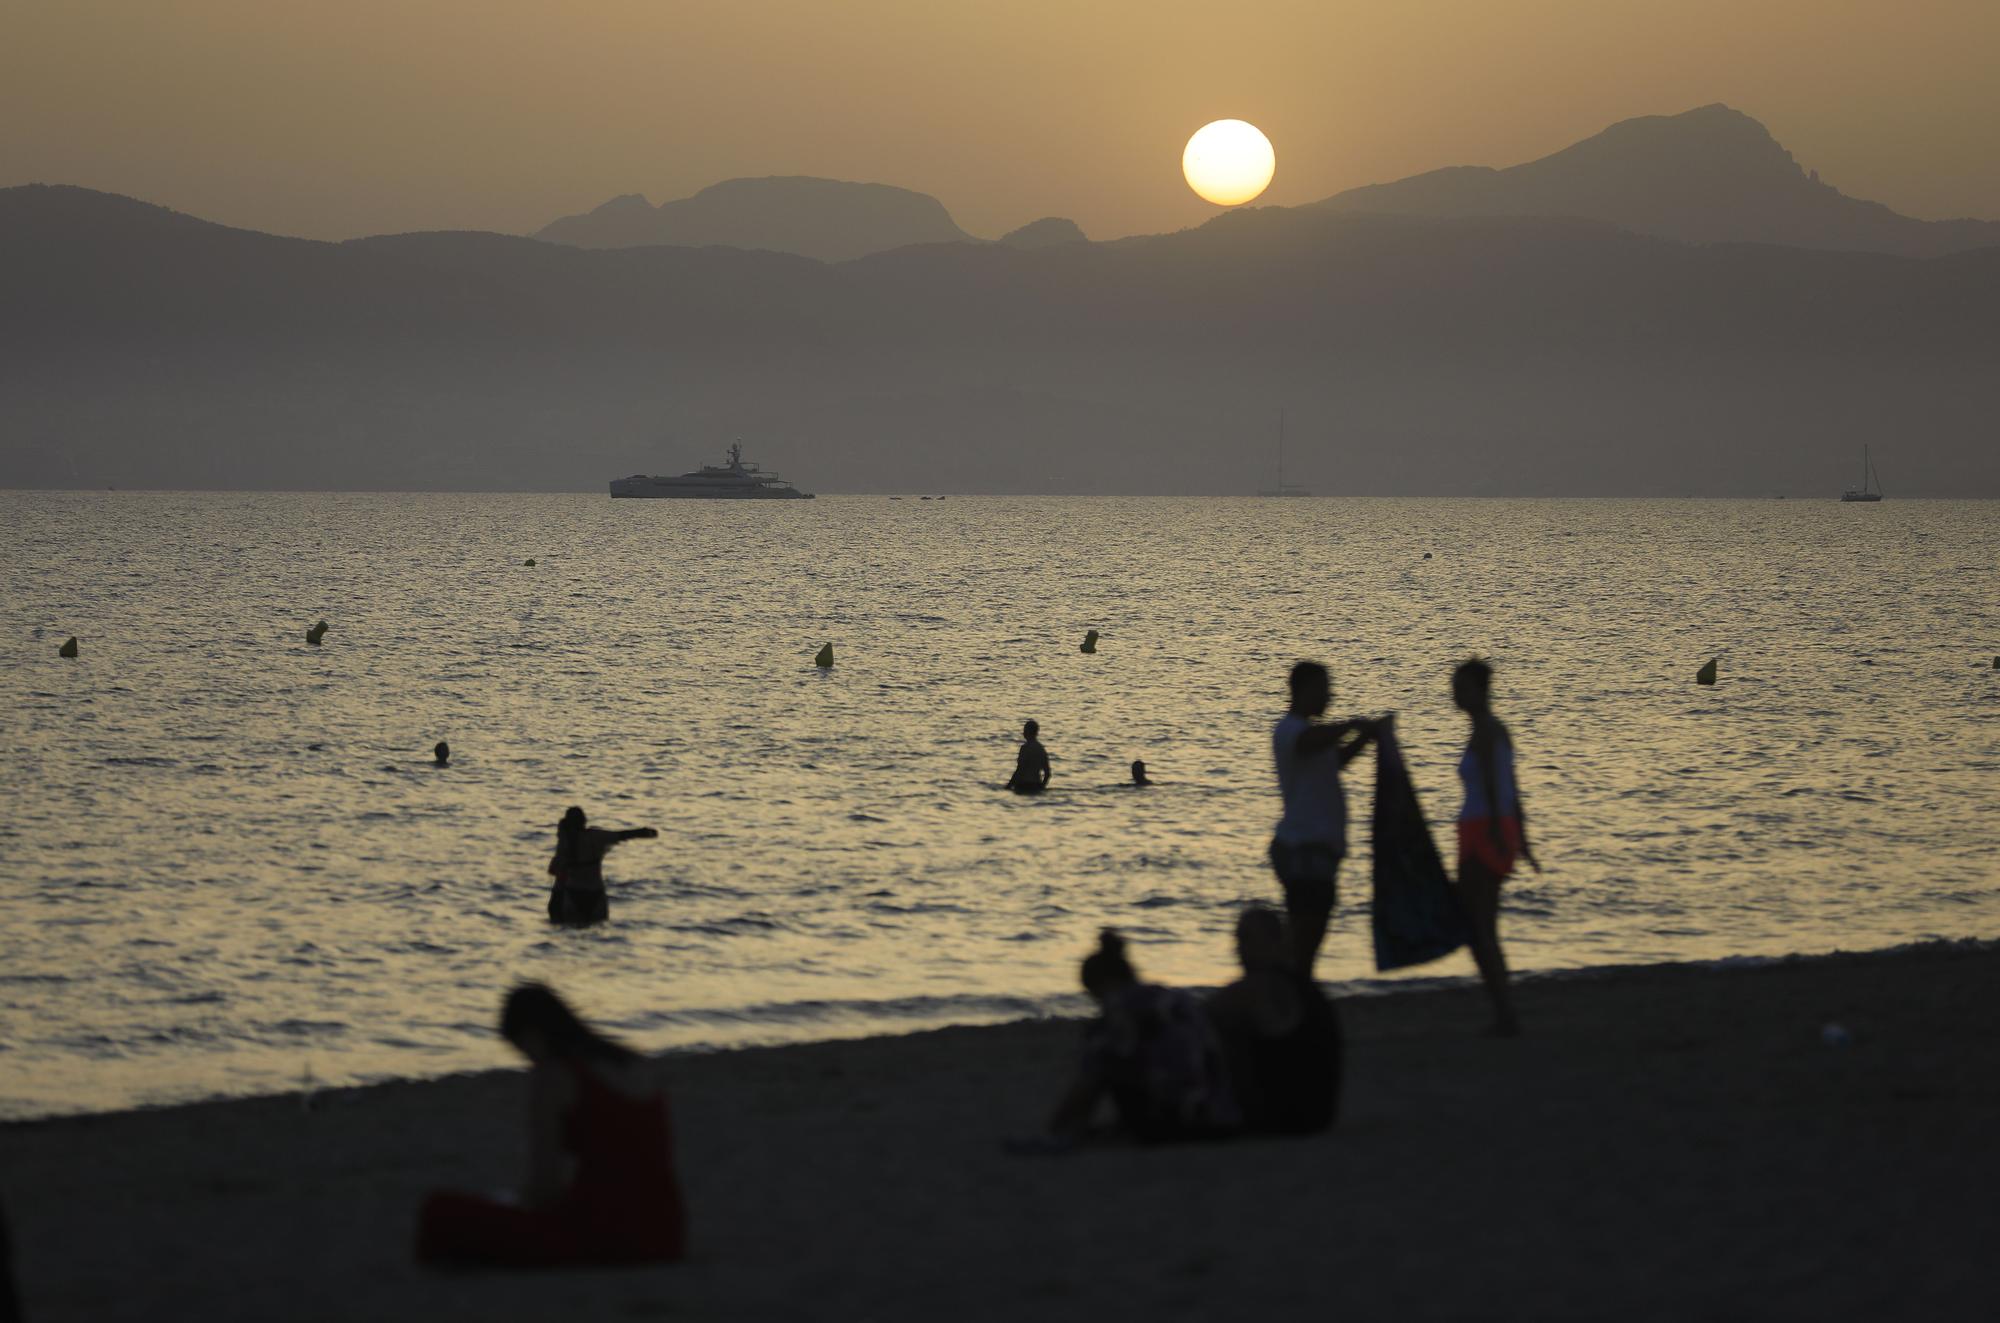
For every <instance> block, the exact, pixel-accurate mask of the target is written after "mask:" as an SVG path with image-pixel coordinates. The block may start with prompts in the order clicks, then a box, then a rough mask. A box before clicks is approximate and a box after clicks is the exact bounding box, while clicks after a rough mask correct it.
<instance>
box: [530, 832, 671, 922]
mask: <svg viewBox="0 0 2000 1323" xmlns="http://www.w3.org/2000/svg"><path fill="white" fill-rule="evenodd" d="M659 834H660V833H659V831H658V830H657V829H656V828H653V827H633V828H632V829H630V830H629V831H607V830H605V829H604V828H602V827H592V826H588V825H587V820H586V819H585V817H584V814H583V810H582V809H580V808H572V809H570V811H569V812H567V813H565V814H563V818H562V822H561V823H559V824H558V825H557V827H556V853H555V857H554V858H552V859H550V860H549V876H550V877H553V878H554V879H555V885H553V886H551V887H550V888H549V921H550V922H551V923H597V922H600V921H601V920H603V919H606V918H608V917H609V916H610V914H611V906H610V902H609V901H607V900H606V899H605V895H604V856H605V855H606V854H607V853H608V852H609V851H610V849H611V847H612V846H614V845H617V844H619V843H620V842H621V841H632V840H651V839H653V838H654V837H655V836H658V835H659Z"/></svg>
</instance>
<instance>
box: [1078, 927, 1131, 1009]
mask: <svg viewBox="0 0 2000 1323" xmlns="http://www.w3.org/2000/svg"><path fill="white" fill-rule="evenodd" d="M1138 981H1139V975H1138V974H1137V973H1135V972H1134V971H1133V969H1132V962H1131V961H1130V960H1128V959H1126V958H1125V939H1124V938H1123V937H1120V936H1119V935H1118V934H1117V932H1116V931H1115V930H1113V929H1110V928H1106V929H1105V930H1104V931H1103V932H1101V933H1099V934H1098V935H1097V949H1096V950H1095V951H1092V952H1091V953H1090V954H1089V955H1087V956H1085V957H1084V958H1083V990H1084V991H1085V992H1088V993H1089V994H1090V995H1091V998H1092V999H1093V1000H1094V1001H1096V1002H1097V1004H1098V1005H1100V1006H1102V1005H1103V1004H1104V1003H1105V1002H1106V1001H1107V1000H1109V999H1110V997H1111V994H1113V993H1114V992H1117V991H1118V990H1119V989H1120V988H1126V987H1130V986H1131V985H1132V984H1134V983H1137V982H1138Z"/></svg>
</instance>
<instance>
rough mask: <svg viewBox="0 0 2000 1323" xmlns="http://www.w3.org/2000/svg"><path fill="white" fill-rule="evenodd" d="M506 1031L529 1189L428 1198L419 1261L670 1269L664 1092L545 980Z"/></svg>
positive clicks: (522, 998)
mask: <svg viewBox="0 0 2000 1323" xmlns="http://www.w3.org/2000/svg"><path fill="white" fill-rule="evenodd" d="M500 1032H501V1034H502V1035H504V1036H505V1037H506V1039H507V1041H508V1042H510V1043H512V1044H513V1045H514V1046H515V1047H516V1048H518V1049H520V1051H521V1054H522V1055H523V1056H525V1057H527V1058H528V1061H529V1063H530V1066H529V1071H528V1184H527V1189H526V1191H525V1197H524V1198H523V1199H521V1200H520V1201H519V1202H512V1201H506V1200H501V1199H492V1198H486V1197H483V1196H480V1195H475V1194H464V1193H460V1192H456V1191H439V1192H436V1193H433V1194H432V1195H430V1196H429V1197H428V1198H426V1199H425V1200H424V1203H423V1207H422V1209H421V1210H420V1211H419V1213H418V1216H417V1259H418V1261H419V1262H421V1263H427V1264H435V1265H440V1266H453V1265H456V1266H482V1267H492V1268H548V1267H557V1266H560V1265H563V1264H586V1263H587V1264H611V1263H669V1262H674V1261H677V1260H678V1259H680V1257H681V1255H682V1253H683V1250H684V1248H685V1244H686V1237H687V1218H686V1213H685V1210H684V1209H683V1207H682V1204H681V1194H680V1184H679V1182H678V1180H677V1179H676V1178H675V1175H674V1159H673V1138H672V1131H671V1128H670V1125H669V1121H668V1116H667V1103H666V1098H665V1096H664V1095H663V1094H661V1093H659V1092H658V1091H657V1090H654V1089H651V1088H649V1087H648V1086H647V1085H646V1083H645V1081H644V1079H643V1078H642V1075H641V1072H640V1066H641V1059H640V1058H639V1056H638V1055H637V1054H635V1053H634V1052H632V1051H631V1050H630V1049H628V1048H626V1047H624V1046H622V1045H620V1044H618V1043H614V1042H612V1041H611V1040H610V1039H608V1038H606V1037H604V1036H603V1035H601V1034H599V1033H597V1032H596V1031H594V1030H592V1029H591V1028H590V1027H589V1026H588V1025H586V1024H584V1023H583V1021H581V1020H579V1019H578V1018H577V1017H576V1014H575V1012H573V1011H571V1010H570V1008H569V1006H568V1005H567V1004H565V1003H564V1002H563V1000H562V998H561V997H558V996H557V995H556V994H555V993H554V992H553V991H551V990H550V989H549V988H547V987H545V986H543V985H542V984H540V983H523V984H522V985H520V986H519V987H517V988H515V989H514V990H513V991H512V992H511V993H509V994H508V996H507V1002H506V1005H505V1008H504V1009H503V1010H502V1012H501V1016H500Z"/></svg>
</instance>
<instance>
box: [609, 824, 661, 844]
mask: <svg viewBox="0 0 2000 1323" xmlns="http://www.w3.org/2000/svg"><path fill="white" fill-rule="evenodd" d="M659 834H660V829H659V828H658V827H633V828H631V829H630V830H628V831H621V832H619V833H618V839H619V840H621V841H650V840H652V839H653V838H654V837H655V836H658V835H659Z"/></svg>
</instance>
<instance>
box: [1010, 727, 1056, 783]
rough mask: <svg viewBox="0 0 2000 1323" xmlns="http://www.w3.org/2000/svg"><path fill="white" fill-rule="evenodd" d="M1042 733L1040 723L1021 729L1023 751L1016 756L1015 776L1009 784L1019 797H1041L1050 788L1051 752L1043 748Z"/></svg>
mask: <svg viewBox="0 0 2000 1323" xmlns="http://www.w3.org/2000/svg"><path fill="white" fill-rule="evenodd" d="M1041 733H1042V727H1041V724H1040V723H1039V722H1034V721H1030V722H1028V723H1027V724H1026V725H1024V726H1022V727H1021V750H1020V752H1019V753H1017V754H1015V755H1014V775H1013V777H1012V779H1010V780H1009V781H1008V782H1007V788H1008V789H1009V790H1011V791H1013V792H1014V793H1015V794H1017V795H1039V794H1040V793H1042V791H1044V790H1047V789H1048V788H1049V751H1048V750H1047V749H1044V748H1043V747H1042V741H1041V738H1040V737H1041Z"/></svg>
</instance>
